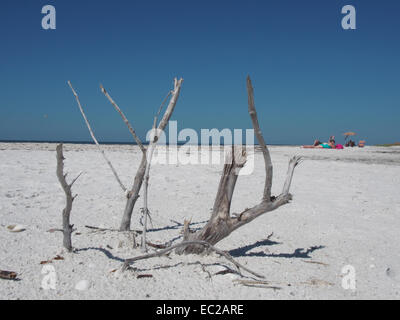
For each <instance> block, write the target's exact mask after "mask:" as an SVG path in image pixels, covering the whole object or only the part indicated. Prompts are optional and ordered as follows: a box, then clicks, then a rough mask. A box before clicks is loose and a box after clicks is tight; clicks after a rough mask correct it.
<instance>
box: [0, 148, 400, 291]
mask: <svg viewBox="0 0 400 320" xmlns="http://www.w3.org/2000/svg"><path fill="white" fill-rule="evenodd" d="M55 146H56V145H55V144H34V143H31V144H11V143H3V144H1V143H0V177H1V178H0V179H1V183H0V269H1V270H9V271H15V272H17V273H18V278H19V279H20V280H19V281H9V280H2V279H0V298H1V299H17V298H18V299H28V298H29V299H71V298H72V299H287V298H289V299H304V298H305V299H310V298H311V299H321V298H328V299H338V298H339V299H342V298H344V299H348V298H350V299H359V298H379V299H381V298H382V299H383V298H389V299H390V298H393V299H399V298H400V248H399V242H400V241H399V240H400V233H399V230H400V198H399V185H400V148H396V147H392V148H383V147H366V148H364V149H359V148H354V149H346V150H304V149H301V148H299V147H271V148H270V150H271V156H272V160H273V164H274V186H273V193H274V194H277V193H279V191H280V189H281V187H282V184H283V179H284V178H285V175H286V169H287V161H288V158H289V156H291V155H294V154H299V155H304V156H305V158H306V160H307V161H305V162H303V163H302V164H301V166H299V167H298V168H297V169H296V172H295V176H294V181H293V184H292V189H291V192H292V194H293V195H294V200H293V201H292V202H291V203H290V204H287V205H285V206H283V207H281V208H279V209H278V210H276V211H273V212H270V213H267V214H265V215H263V216H262V217H260V218H258V219H256V220H255V221H253V222H252V223H250V224H248V225H246V226H244V227H242V228H240V229H239V230H237V231H235V232H234V233H233V234H232V235H231V236H230V237H229V238H226V239H224V240H223V241H221V242H220V243H219V244H218V245H217V247H219V248H221V249H223V250H228V251H230V253H231V254H232V255H233V256H234V257H235V259H237V261H239V262H240V263H242V264H244V265H246V266H248V267H249V268H251V269H253V270H254V271H256V272H258V273H261V274H263V275H265V277H266V280H268V281H269V282H270V283H271V285H272V286H276V287H280V288H281V289H280V290H273V289H268V288H253V287H246V286H243V285H241V284H237V283H235V282H234V280H235V279H240V277H239V276H238V275H235V274H231V273H228V274H225V275H215V273H217V272H218V271H221V270H225V269H226V267H229V268H232V269H234V267H233V265H232V264H231V263H229V262H227V261H226V260H225V259H224V258H222V257H219V256H218V255H215V254H214V255H210V256H206V257H201V256H195V255H188V256H177V255H175V254H172V255H171V256H170V258H166V257H162V258H154V259H149V260H144V261H139V262H137V263H136V264H134V265H133V266H134V267H135V268H137V270H136V272H135V271H127V272H125V273H122V274H121V273H120V272H118V271H117V272H110V271H111V270H114V269H118V268H119V267H120V266H121V261H122V259H124V258H128V257H134V256H137V255H140V254H141V252H140V250H139V249H133V248H132V237H131V236H130V235H128V234H124V233H119V232H95V233H93V232H92V231H91V230H89V229H87V228H85V225H94V226H103V227H109V228H118V226H119V223H120V219H121V217H122V212H123V209H124V205H125V200H124V195H123V194H122V192H121V189H120V188H119V186H118V184H117V183H116V181H115V179H114V178H113V176H112V173H111V171H110V170H109V168H108V167H107V166H106V164H105V162H104V160H103V158H102V157H101V155H100V154H99V153H98V152H97V151H96V149H95V148H94V146H88V145H65V157H66V161H65V165H66V169H67V170H68V171H69V172H70V175H69V179H71V178H72V177H73V176H75V175H76V174H77V173H78V172H80V171H81V170H83V171H85V174H84V175H83V176H82V177H81V178H80V179H79V180H78V182H77V183H76V184H75V185H74V188H73V191H74V192H76V193H78V194H79V196H78V198H77V199H76V201H75V202H74V206H73V211H72V216H71V220H72V223H73V224H74V225H75V227H76V228H77V232H78V233H80V234H76V235H75V234H74V235H73V238H72V241H73V245H74V247H76V248H77V249H78V252H77V253H74V254H68V253H66V252H65V250H63V249H62V247H61V244H62V235H61V233H59V232H54V233H50V232H47V230H49V229H51V228H60V227H61V211H62V209H63V207H64V201H65V198H64V194H63V192H62V190H61V187H60V185H59V183H58V181H57V178H56V175H55V169H56V160H55V159H56V158H55ZM105 148H106V150H107V152H108V156H109V157H110V158H111V159H112V161H113V164H114V166H115V167H116V168H117V170H118V172H119V173H120V175H121V176H122V179H123V182H124V184H126V185H127V186H129V187H130V185H131V183H132V181H133V177H134V174H135V171H136V168H137V167H138V165H139V160H140V153H139V150H138V148H136V147H132V146H106V147H105ZM221 168H222V165H208V166H207V165H169V166H167V165H155V166H154V167H153V168H152V172H151V180H150V189H149V193H150V195H149V196H150V199H149V203H150V210H151V211H152V217H153V222H154V229H158V230H159V231H152V232H149V233H148V237H149V240H150V241H152V242H157V243H164V242H166V241H169V240H171V239H175V241H179V239H178V237H179V236H180V230H181V227H179V226H178V225H177V224H176V223H174V222H173V221H177V222H179V223H182V222H183V220H184V219H185V218H192V222H194V223H195V224H194V225H193V226H192V227H194V228H198V227H201V226H203V225H204V223H205V222H206V221H207V219H208V217H209V214H210V208H211V207H212V205H213V201H214V197H215V192H216V190H217V187H218V181H219V177H220V172H221ZM263 170H264V168H263V161H262V155H261V154H260V153H257V154H256V167H255V172H254V173H253V174H252V175H250V176H243V177H239V180H238V183H237V188H236V191H235V194H234V200H233V207H232V211H233V212H239V211H241V210H242V209H244V208H246V207H250V206H252V205H254V204H256V203H257V201H258V200H259V199H260V197H261V194H262V188H263V181H264V171H263ZM122 173H124V174H122ZM254 186H257V187H256V188H255V187H254ZM140 207H142V199H139V201H138V202H137V205H136V208H135V210H134V215H133V220H132V221H133V227H134V228H140V225H139V221H138V220H139V209H140ZM12 224H20V225H22V226H24V227H25V228H26V230H25V231H21V232H16V233H13V232H10V231H9V230H7V226H9V225H12ZM272 232H273V236H272V237H271V239H270V240H269V241H266V240H265V239H266V238H267V236H268V235H269V234H270V233H272ZM137 240H138V241H140V238H137ZM56 255H60V256H62V257H64V260H54V261H53V262H52V264H51V265H52V266H53V267H54V270H55V272H56V277H57V281H56V289H55V290H52V289H49V290H44V289H42V288H41V286H42V281H43V278H44V277H46V275H45V274H42V271H43V270H42V268H43V265H41V264H40V262H41V261H44V260H49V259H52V258H54V257H55V256H56ZM197 262H201V263H202V264H203V265H204V267H202V266H201V265H200V264H199V263H197ZM346 265H352V266H353V267H354V268H355V271H356V290H345V289H343V287H342V277H343V274H342V268H343V267H344V266H346ZM203 269H204V270H203ZM138 274H151V275H153V277H152V278H137V275H138ZM209 274H210V275H211V279H210V278H209ZM243 275H245V276H250V275H249V274H247V273H246V272H245V271H243ZM76 288H78V289H79V290H78V289H76Z"/></svg>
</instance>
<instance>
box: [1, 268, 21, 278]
mask: <svg viewBox="0 0 400 320" xmlns="http://www.w3.org/2000/svg"><path fill="white" fill-rule="evenodd" d="M16 278H17V274H16V273H15V272H13V271H5V270H0V279H5V280H16Z"/></svg>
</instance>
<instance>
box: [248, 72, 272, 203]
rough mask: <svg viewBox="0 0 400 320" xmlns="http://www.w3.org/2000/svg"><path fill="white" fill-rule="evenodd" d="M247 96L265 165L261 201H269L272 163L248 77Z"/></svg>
mask: <svg viewBox="0 0 400 320" xmlns="http://www.w3.org/2000/svg"><path fill="white" fill-rule="evenodd" d="M247 95H248V104H249V114H250V118H251V121H252V123H253V128H254V133H255V135H256V137H257V141H258V143H259V145H260V147H261V150H262V153H263V156H264V163H265V174H266V175H265V184H264V193H263V200H266V201H270V200H271V199H270V198H271V188H272V173H273V172H272V171H273V170H272V161H271V156H270V154H269V150H268V147H267V145H266V144H265V141H264V137H263V135H262V132H261V129H260V125H259V124H258V118H257V112H256V107H255V105H254V91H253V86H252V84H251V79H250V76H247Z"/></svg>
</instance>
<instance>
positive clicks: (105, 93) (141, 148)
mask: <svg viewBox="0 0 400 320" xmlns="http://www.w3.org/2000/svg"><path fill="white" fill-rule="evenodd" d="M100 89H101V92H103V93H104V95H105V96H106V98H107V99H108V101H110V103H111V104H112V105H113V107H114V109H115V110H117V112H118V113H119V114H120V115H121V117H122V120H123V121H124V122H125V124H126V125H127V127H128V129H129V132H130V133H131V134H132V136H133V139H134V140H135V141H136V143H137V145H138V146H139V148H140V150H142V152H143V153H146V148H145V147H144V146H143V144H142V141H141V140H140V139H139V137H138V136H137V135H136V132H135V130H134V129H133V127H132V126H131V124H130V123H129V121H128V119H127V118H126V117H125V115H124V113H123V112H122V110H121V109H120V108H119V107H118V105H117V104H116V103H115V101H114V100H113V99H112V98H111V96H110V95H109V94H108V92H107V91H106V89H104V87H103V86H102V85H100Z"/></svg>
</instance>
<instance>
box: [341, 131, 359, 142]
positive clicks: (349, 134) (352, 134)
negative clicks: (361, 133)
mask: <svg viewBox="0 0 400 320" xmlns="http://www.w3.org/2000/svg"><path fill="white" fill-rule="evenodd" d="M343 135H344V136H345V137H346V138H345V139H344V140H346V139H347V138H348V137H349V136H355V135H356V133H355V132H351V131H350V132H345V133H343Z"/></svg>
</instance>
